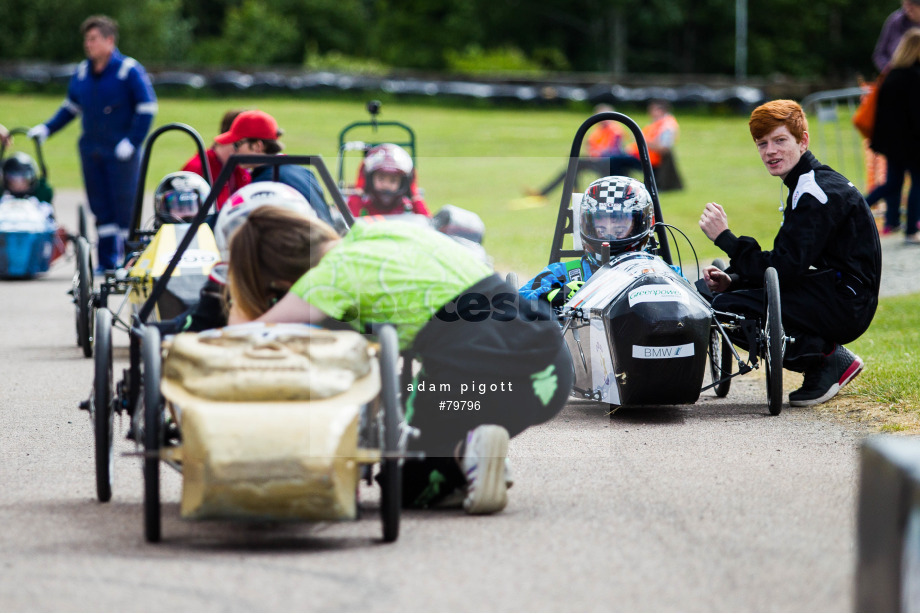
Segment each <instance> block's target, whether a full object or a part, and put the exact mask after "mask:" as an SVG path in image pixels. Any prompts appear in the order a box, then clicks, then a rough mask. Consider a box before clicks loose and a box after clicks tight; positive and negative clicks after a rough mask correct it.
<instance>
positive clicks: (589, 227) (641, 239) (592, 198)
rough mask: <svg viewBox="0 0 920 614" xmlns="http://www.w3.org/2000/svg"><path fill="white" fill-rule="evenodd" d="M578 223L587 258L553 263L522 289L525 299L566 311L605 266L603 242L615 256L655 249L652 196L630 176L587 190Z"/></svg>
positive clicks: (602, 181) (603, 180) (607, 180)
mask: <svg viewBox="0 0 920 614" xmlns="http://www.w3.org/2000/svg"><path fill="white" fill-rule="evenodd" d="M578 223H579V227H580V232H579V234H580V237H581V241H582V245H583V246H584V250H585V255H584V256H582V257H581V259H579V260H568V261H566V262H554V263H552V264H550V265H549V266H547V267H546V268H544V269H543V270H542V271H540V273H538V274H537V276H536V277H534V278H533V279H531V280H530V281H528V282H527V283H525V284H524V285H523V286H521V288H520V289H519V292H520V293H521V296H523V297H524V298H528V299H538V298H544V299H546V300H548V301H549V302H550V303H551V304H552V305H553V306H554V307H562V306H563V305H564V304H565V303H566V301H568V300H569V299H570V298H571V297H572V296H573V295H574V294H575V293H576V292H577V291H578V290H579V289H580V288H581V287H582V286H583V285H584V283H585V282H586V281H587V280H588V278H589V277H591V275H593V274H594V272H595V271H597V269H598V268H600V267H601V265H602V264H604V263H603V262H602V260H603V257H602V254H603V251H604V243H606V244H608V246H609V248H610V255H612V256H614V255H617V254H622V253H626V252H635V251H647V250H649V249H651V247H652V242H651V241H650V240H649V239H650V237H651V234H652V229H653V228H654V226H655V210H654V206H653V203H652V197H651V195H650V194H649V192H648V190H646V189H645V186H644V185H643V184H642V183H641V182H640V181H638V180H636V179H633V178H631V177H620V176H610V177H601V178H600V179H597V180H595V181H594V182H593V183H591V185H589V186H588V188H587V189H586V190H585V193H584V196H583V197H582V200H581V207H580V213H579V217H578ZM678 272H679V271H678Z"/></svg>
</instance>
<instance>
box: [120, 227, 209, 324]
mask: <svg viewBox="0 0 920 614" xmlns="http://www.w3.org/2000/svg"><path fill="white" fill-rule="evenodd" d="M189 226H190V225H189V224H164V225H163V226H161V227H160V228H159V230H157V233H156V235H154V237H153V239H152V240H151V241H150V243H149V244H147V246H146V247H145V248H144V251H143V252H142V253H141V254H140V255H139V256H138V257H137V258H136V259H135V261H134V263H133V265H132V266H131V268H130V269H129V270H128V281H129V282H130V291H129V292H128V297H129V299H128V300H129V301H130V303H131V304H132V305H133V306H134V307H135V309H140V308H141V306H142V305H143V304H144V301H146V300H147V297H148V296H149V295H150V292H151V290H153V284H154V283H156V281H157V280H158V279H159V278H160V277H162V276H163V273H164V272H165V271H166V267H167V266H168V265H169V261H170V260H171V259H172V257H173V254H175V253H176V248H177V247H178V245H179V243H180V242H181V241H182V238H183V237H184V236H185V233H186V232H187V231H188V229H189ZM219 260H220V252H219V251H218V249H217V242H216V241H215V240H214V234H213V233H212V232H211V228H210V227H209V226H208V225H207V224H201V225H200V226H198V231H197V232H196V233H195V236H194V238H193V239H192V242H191V243H190V244H189V247H188V249H186V250H185V252H184V253H183V254H182V259H181V260H180V261H179V264H178V265H177V266H176V269H175V271H173V274H172V276H171V277H170V279H169V282H168V284H167V286H166V291H165V292H164V293H163V295H162V296H161V297H160V299H159V300H158V301H157V305H156V309H155V313H154V314H152V318H153V319H155V320H168V319H170V318H174V317H176V316H178V315H179V314H181V313H183V312H184V311H186V310H187V309H188V308H189V307H191V306H192V305H194V304H195V303H196V302H197V301H198V296H199V292H200V291H201V287H202V286H203V285H204V284H205V282H206V281H207V279H208V275H209V274H210V273H211V269H212V268H214V265H215V264H217V262H218V261H219Z"/></svg>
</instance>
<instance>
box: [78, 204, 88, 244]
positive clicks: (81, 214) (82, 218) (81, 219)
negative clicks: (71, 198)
mask: <svg viewBox="0 0 920 614" xmlns="http://www.w3.org/2000/svg"><path fill="white" fill-rule="evenodd" d="M86 229H87V226H86V208H85V207H83V205H80V206H79V207H77V236H78V237H83V238H84V239H86V240H87V241H88V240H89V237H88V236H87V230H86Z"/></svg>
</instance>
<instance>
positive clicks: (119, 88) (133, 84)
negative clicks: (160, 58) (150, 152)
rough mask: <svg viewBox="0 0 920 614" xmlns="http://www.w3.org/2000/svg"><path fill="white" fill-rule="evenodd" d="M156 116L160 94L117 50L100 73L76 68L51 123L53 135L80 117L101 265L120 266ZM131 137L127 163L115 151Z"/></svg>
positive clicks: (88, 193)
mask: <svg viewBox="0 0 920 614" xmlns="http://www.w3.org/2000/svg"><path fill="white" fill-rule="evenodd" d="M156 112H157V100H156V95H155V94H154V93H153V87H152V86H151V84H150V79H149V77H148V76H147V72H146V71H145V70H144V67H143V66H141V65H140V64H139V63H138V62H137V61H136V60H134V59H133V58H129V57H125V56H123V55H122V54H121V53H120V52H119V51H118V49H115V51H114V52H113V53H112V57H111V59H110V60H109V63H108V64H107V65H106V67H105V69H103V71H102V73H100V74H94V73H93V72H92V65H91V64H90V62H89V61H88V60H84V61H83V62H81V63H80V65H79V66H78V67H77V70H76V72H75V73H74V75H73V77H72V78H71V80H70V85H69V86H68V88H67V97H66V98H65V99H64V102H63V104H61V107H60V108H59V109H58V111H57V113H55V115H54V117H52V118H51V119H50V120H49V121H48V122H47V124H46V125H47V127H48V132H49V134H54V133H55V132H57V131H58V130H60V129H61V128H63V127H64V126H65V125H67V124H68V123H69V122H70V121H71V120H72V119H73V118H75V117H76V116H77V115H82V116H83V134H82V135H81V136H80V141H79V150H80V160H81V162H82V165H83V182H84V185H85V187H86V197H87V200H88V201H89V208H90V210H91V211H92V212H93V215H94V216H95V217H96V232H97V234H98V236H99V244H98V253H99V263H98V264H99V266H100V267H101V268H103V269H114V268H117V267H118V266H120V265H121V260H122V259H123V251H124V239H125V238H126V237H127V235H128V232H129V231H130V226H131V222H132V219H131V218H132V213H133V210H134V199H135V196H136V192H137V184H138V176H139V171H140V153H139V152H140V147H141V145H142V144H143V142H144V139H145V138H146V136H147V132H148V131H149V130H150V126H151V124H152V123H153V116H154V115H155V114H156ZM124 138H127V139H128V140H129V141H131V144H132V145H134V148H135V151H134V153H133V154H132V155H131V157H130V158H128V159H127V160H119V159H118V158H117V157H116V156H115V146H116V145H117V144H118V143H119V141H121V140H122V139H124Z"/></svg>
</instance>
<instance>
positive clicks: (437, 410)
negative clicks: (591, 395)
mask: <svg viewBox="0 0 920 614" xmlns="http://www.w3.org/2000/svg"><path fill="white" fill-rule="evenodd" d="M471 297H472V298H471ZM487 305H488V307H486V306H487ZM471 306H473V307H472V308H471ZM483 316H486V317H483ZM413 349H414V350H415V352H416V354H417V356H418V358H419V360H420V361H421V364H422V367H421V370H420V371H419V372H418V373H417V374H416V376H415V378H414V380H413V382H412V385H411V388H412V389H411V390H404V391H403V395H404V397H405V398H406V415H407V418H408V420H409V423H410V424H411V425H412V426H414V427H416V428H418V429H419V430H420V431H421V436H420V437H419V438H418V439H417V440H414V441H412V442H411V444H410V447H411V448H412V449H417V450H421V451H423V452H425V456H426V458H425V460H424V461H407V462H406V463H405V464H404V469H403V478H404V485H403V492H404V501H406V502H407V503H408V504H412V503H415V502H416V500H417V499H418V495H419V494H420V493H421V492H422V491H423V490H425V489H426V488H428V487H429V486H430V484H431V480H430V476H431V472H432V470H437V471H438V472H439V474H440V475H441V476H442V477H443V478H444V479H445V481H444V483H443V484H442V485H441V493H440V494H448V493H449V492H450V491H451V490H453V489H454V488H456V487H457V486H462V485H463V484H464V483H465V478H464V476H463V474H462V472H461V471H460V468H459V466H458V464H457V462H456V459H455V451H456V450H457V447H458V444H459V443H460V442H461V441H463V440H464V439H465V437H466V434H467V432H468V431H470V430H472V429H474V428H476V427H477V426H480V425H482V424H497V425H500V426H503V427H504V428H505V429H507V430H508V434H509V435H510V436H511V437H514V436H515V435H518V434H520V433H521V432H523V431H524V430H525V429H526V428H528V427H530V426H533V425H535V424H540V423H542V422H545V421H547V420H549V419H551V418H552V417H553V416H555V415H556V414H557V413H558V412H559V410H561V409H562V407H563V405H565V402H566V400H567V399H568V396H569V392H570V391H571V389H572V385H573V383H574V370H573V366H572V360H571V357H570V356H569V353H568V350H567V349H566V347H565V344H564V342H563V340H562V335H561V334H560V331H559V326H558V324H556V321H555V318H554V317H553V315H552V313H551V311H550V307H549V304H548V303H547V302H546V301H535V302H533V303H530V302H526V303H525V302H524V299H521V298H520V296H519V295H518V293H517V289H516V288H512V287H511V286H510V285H508V284H507V283H505V281H504V280H502V279H501V278H499V277H498V276H496V275H493V276H491V277H489V278H487V279H485V280H483V281H482V282H479V283H478V284H476V285H474V286H472V287H471V288H469V289H467V291H465V292H464V293H463V294H461V295H460V296H458V297H456V298H455V299H454V300H453V301H451V302H450V303H448V304H447V305H445V306H444V307H443V308H442V309H441V310H440V311H439V312H438V314H436V315H435V317H434V318H432V320H431V321H430V322H429V323H428V324H427V325H426V326H425V327H424V328H423V329H422V331H421V332H420V333H419V335H418V336H417V338H416V340H415V344H414V348H413Z"/></svg>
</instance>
